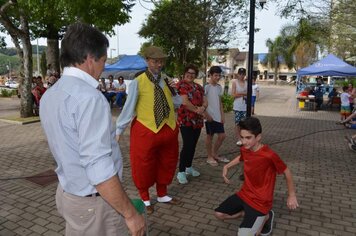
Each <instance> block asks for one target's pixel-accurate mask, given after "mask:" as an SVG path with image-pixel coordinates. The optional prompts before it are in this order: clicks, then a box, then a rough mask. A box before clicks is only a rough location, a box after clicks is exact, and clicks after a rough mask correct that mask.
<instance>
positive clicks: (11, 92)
mask: <svg viewBox="0 0 356 236" xmlns="http://www.w3.org/2000/svg"><path fill="white" fill-rule="evenodd" d="M0 95H1V97H11V96H12V95H16V90H13V89H5V88H2V89H1V92H0Z"/></svg>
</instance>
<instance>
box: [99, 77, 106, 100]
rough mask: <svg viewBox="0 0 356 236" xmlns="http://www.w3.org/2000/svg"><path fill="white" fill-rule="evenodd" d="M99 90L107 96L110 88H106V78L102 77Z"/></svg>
mask: <svg viewBox="0 0 356 236" xmlns="http://www.w3.org/2000/svg"><path fill="white" fill-rule="evenodd" d="M99 91H100V92H101V93H102V94H103V95H104V96H105V97H106V98H107V93H108V90H107V89H106V83H105V78H100V82H99Z"/></svg>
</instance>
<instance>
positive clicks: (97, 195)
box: [84, 193, 100, 197]
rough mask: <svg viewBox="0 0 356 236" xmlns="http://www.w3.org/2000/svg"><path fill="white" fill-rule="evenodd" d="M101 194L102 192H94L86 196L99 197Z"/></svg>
mask: <svg viewBox="0 0 356 236" xmlns="http://www.w3.org/2000/svg"><path fill="white" fill-rule="evenodd" d="M99 196H100V193H93V194H89V195H86V196H84V197H99Z"/></svg>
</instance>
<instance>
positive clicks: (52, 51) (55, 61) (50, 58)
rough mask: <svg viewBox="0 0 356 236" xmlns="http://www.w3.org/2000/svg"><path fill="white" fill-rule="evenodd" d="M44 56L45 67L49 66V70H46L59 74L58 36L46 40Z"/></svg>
mask: <svg viewBox="0 0 356 236" xmlns="http://www.w3.org/2000/svg"><path fill="white" fill-rule="evenodd" d="M46 56H47V65H51V68H47V69H50V70H52V71H56V72H58V73H60V66H59V42H58V36H57V38H47V52H46Z"/></svg>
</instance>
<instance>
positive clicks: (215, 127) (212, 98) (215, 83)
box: [205, 66, 230, 166]
mask: <svg viewBox="0 0 356 236" xmlns="http://www.w3.org/2000/svg"><path fill="white" fill-rule="evenodd" d="M221 73H222V70H221V68H220V66H212V67H211V68H210V70H209V77H210V80H209V84H207V85H206V86H205V97H206V99H207V101H208V107H207V109H206V113H205V117H206V121H205V128H206V140H205V144H206V149H207V153H208V159H207V160H206V162H207V163H208V164H209V165H211V166H217V165H218V161H220V162H225V163H226V162H229V161H230V160H229V159H227V158H226V157H219V155H218V152H219V148H220V147H221V144H222V143H223V141H224V140H225V137H226V134H225V130H224V123H225V113H224V107H223V104H222V101H221V96H222V95H223V89H222V87H221V85H220V84H219V80H220V78H221ZM214 134H217V140H216V141H215V143H214V142H213V138H214Z"/></svg>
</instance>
